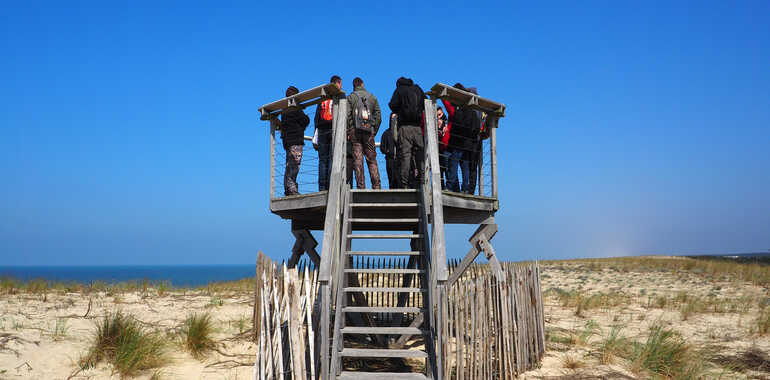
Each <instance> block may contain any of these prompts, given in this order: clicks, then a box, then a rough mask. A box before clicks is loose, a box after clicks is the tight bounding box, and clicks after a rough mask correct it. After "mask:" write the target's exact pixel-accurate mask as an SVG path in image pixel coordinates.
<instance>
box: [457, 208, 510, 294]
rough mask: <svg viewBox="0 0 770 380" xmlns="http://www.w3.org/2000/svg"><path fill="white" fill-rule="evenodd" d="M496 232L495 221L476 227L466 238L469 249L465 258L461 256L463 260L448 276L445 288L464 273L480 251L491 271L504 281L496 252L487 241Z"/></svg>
mask: <svg viewBox="0 0 770 380" xmlns="http://www.w3.org/2000/svg"><path fill="white" fill-rule="evenodd" d="M496 233H497V224H495V223H490V224H482V225H480V226H479V228H477V229H476V232H474V233H473V235H471V237H470V239H468V241H469V242H470V243H471V249H470V250H468V253H466V254H465V258H463V261H462V262H460V265H458V266H457V268H455V270H454V271H453V272H452V275H450V276H449V279H448V280H447V288H449V287H451V286H452V285H453V284H454V283H455V282H456V281H457V280H458V279H459V278H460V277H461V276H462V275H463V273H465V271H466V270H467V269H468V268H469V267H470V265H471V264H473V261H474V260H476V257H478V255H479V253H481V252H482V251H483V252H484V256H485V257H486V258H487V260H488V261H489V263H490V265H491V267H492V271H493V272H495V276H497V278H498V280H499V281H504V278H505V276H503V270H502V266H501V265H500V261H499V260H498V259H497V254H496V253H495V250H494V248H493V247H492V244H491V243H490V242H489V241H490V240H492V238H493V237H494V236H495V234H496Z"/></svg>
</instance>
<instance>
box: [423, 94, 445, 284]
mask: <svg viewBox="0 0 770 380" xmlns="http://www.w3.org/2000/svg"><path fill="white" fill-rule="evenodd" d="M425 140H426V141H425V142H426V147H425V152H426V153H428V154H427V156H428V157H426V158H425V159H426V161H428V163H429V165H430V168H431V171H430V173H431V178H430V181H431V198H432V199H431V216H432V218H433V231H432V233H431V262H432V263H433V267H434V272H435V275H436V281H446V280H447V277H448V276H449V271H448V270H447V263H446V245H445V241H444V207H443V200H442V197H443V195H442V192H441V167H440V165H439V160H438V135H437V134H436V103H435V101H433V100H425ZM425 173H426V175H427V172H425Z"/></svg>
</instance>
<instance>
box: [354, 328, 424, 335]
mask: <svg viewBox="0 0 770 380" xmlns="http://www.w3.org/2000/svg"><path fill="white" fill-rule="evenodd" d="M342 333H343V334H385V335H405V334H406V335H420V334H422V333H423V331H422V330H420V329H419V328H417V327H357V326H348V327H343V328H342Z"/></svg>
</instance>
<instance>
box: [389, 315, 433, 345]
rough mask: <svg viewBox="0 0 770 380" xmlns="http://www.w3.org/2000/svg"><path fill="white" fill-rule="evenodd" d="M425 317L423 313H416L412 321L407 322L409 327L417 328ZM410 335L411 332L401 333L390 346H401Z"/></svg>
mask: <svg viewBox="0 0 770 380" xmlns="http://www.w3.org/2000/svg"><path fill="white" fill-rule="evenodd" d="M424 319H425V314H418V315H417V316H416V317H415V318H414V320H413V321H412V323H410V324H409V327H413V328H418V327H420V326H422V322H423V320H424ZM411 337H412V334H404V335H401V337H400V338H398V340H397V341H396V343H393V346H392V348H402V347H404V345H405V344H406V341H407V340H409V338H411Z"/></svg>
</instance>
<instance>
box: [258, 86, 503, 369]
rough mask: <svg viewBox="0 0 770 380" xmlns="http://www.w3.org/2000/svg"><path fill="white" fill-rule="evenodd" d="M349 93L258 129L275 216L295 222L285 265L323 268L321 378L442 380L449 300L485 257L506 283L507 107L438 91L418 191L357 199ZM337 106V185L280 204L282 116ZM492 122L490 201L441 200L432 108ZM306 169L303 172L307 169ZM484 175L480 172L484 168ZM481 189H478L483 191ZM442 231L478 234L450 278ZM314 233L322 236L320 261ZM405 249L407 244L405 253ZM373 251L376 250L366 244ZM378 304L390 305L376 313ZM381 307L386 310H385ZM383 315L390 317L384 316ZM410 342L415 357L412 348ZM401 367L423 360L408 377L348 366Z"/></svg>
mask: <svg viewBox="0 0 770 380" xmlns="http://www.w3.org/2000/svg"><path fill="white" fill-rule="evenodd" d="M344 95H345V94H344V92H342V91H341V90H339V89H338V88H337V87H336V86H334V85H332V84H327V85H322V86H318V87H315V88H312V89H309V90H306V91H303V92H301V93H299V94H296V95H293V96H290V97H288V98H283V99H280V100H278V101H275V102H272V103H269V104H266V105H264V106H262V107H260V109H259V111H260V115H261V119H262V120H270V121H271V122H270V126H271V128H270V169H271V171H270V172H271V180H270V210H271V211H272V212H273V213H274V214H276V215H278V216H280V217H281V218H283V219H289V220H291V229H292V233H293V234H294V236H295V238H296V243H295V245H294V248H293V249H292V256H291V258H290V260H289V262H288V265H289V266H290V267H291V266H294V265H296V263H297V261H298V259H299V258H300V256H302V255H303V254H305V253H307V254H308V255H309V256H310V258H311V260H313V262H314V263H315V264H316V266H317V268H318V283H319V290H318V297H317V300H318V301H317V307H318V308H317V310H314V311H313V314H314V317H315V318H319V319H320V323H319V326H321V328H320V331H319V332H318V333H317V335H318V336H317V340H318V342H317V345H316V347H317V348H316V349H317V350H318V351H319V352H320V354H319V356H320V357H319V360H318V363H319V364H318V366H319V369H318V372H317V373H318V374H319V378H322V379H357V380H366V379H426V378H428V379H444V378H449V375H448V374H445V373H443V371H444V368H445V366H444V365H443V364H442V361H444V360H446V356H447V355H448V353H445V352H442V350H443V349H445V348H442V347H447V344H446V342H445V340H446V331H445V330H446V329H447V327H446V319H447V310H446V303H445V302H443V301H442V300H446V298H447V291H448V289H449V288H450V287H451V286H452V284H453V283H454V282H455V281H457V279H458V278H459V277H460V276H462V274H463V272H464V271H465V270H466V269H467V268H468V267H469V266H470V264H471V263H472V262H473V261H474V260H475V259H476V257H477V256H478V254H479V253H481V252H484V254H485V256H486V257H487V259H488V260H489V262H490V266H491V268H492V270H493V272H495V273H496V274H499V278H500V280H501V281H504V279H505V276H504V275H503V271H502V269H501V265H500V263H499V261H498V260H497V258H496V256H495V252H494V249H493V248H492V245H491V243H490V240H491V239H492V238H493V236H494V235H495V233H496V232H497V225H496V224H495V213H496V212H497V210H498V209H499V207H500V205H499V202H498V199H497V194H498V188H497V178H498V177H497V154H496V143H497V141H496V130H497V128H498V124H499V123H498V121H499V119H500V118H502V117H503V116H504V115H505V106H504V105H503V104H500V103H497V102H495V101H492V100H489V99H486V98H483V97H479V96H478V95H475V94H472V93H470V92H465V91H461V90H458V89H455V88H453V87H450V86H447V85H444V84H441V83H438V84H436V85H434V86H433V87H432V88H431V90H430V91H429V92H428V93H427V95H428V96H429V97H430V99H428V100H425V119H426V125H425V129H424V130H425V134H424V135H425V160H424V170H423V173H424V176H423V178H420V179H418V186H417V189H398V190H354V189H351V187H350V185H349V184H348V183H347V181H346V175H345V173H346V165H347V162H346V144H347V142H346V138H345V137H346V136H345V131H346V126H347V112H348V107H349V106H348V103H347V100H346V98H345V97H344ZM326 99H333V101H334V113H333V121H332V125H333V128H332V131H333V132H332V153H331V177H330V184H329V190H328V191H320V192H312V193H306V194H301V195H293V196H285V197H280V196H277V195H276V189H275V187H276V185H275V183H276V181H275V178H273V177H275V176H276V167H277V165H281V164H282V163H276V133H275V132H276V126H277V125H278V123H277V122H276V121H277V120H276V119H277V117H278V116H279V114H280V112H281V111H283V110H285V109H288V108H292V107H298V108H301V109H304V108H306V107H309V106H312V105H316V104H319V103H320V102H321V101H324V100H326ZM439 99H442V100H448V101H449V102H451V103H452V104H453V105H455V106H460V107H469V108H473V109H475V110H479V111H482V112H484V113H486V115H487V116H486V127H487V128H488V130H489V141H488V147H489V149H487V150H485V151H484V150H482V151H483V155H482V157H481V158H480V160H481V161H483V162H486V163H487V164H488V165H479V168H480V169H479V170H481V171H482V173H481V174H480V177H485V176H486V177H488V178H490V179H491V180H490V181H489V182H487V183H486V185H487V186H488V188H486V189H484V190H481V189H480V191H479V193H480V194H485V195H483V196H482V195H469V194H461V193H454V192H449V191H443V190H442V187H441V171H440V168H439V149H438V136H437V130H436V123H437V116H436V101H437V100H439ZM303 164H304V163H303ZM485 167H486V168H487V170H488V172H487V173H484V172H483V170H484V168H485ZM483 186H485V182H484V181H479V187H480V188H483ZM444 224H473V225H478V226H479V227H478V228H477V230H476V232H475V233H474V234H473V235H472V236H471V237H470V239H469V242H470V249H469V251H468V253H467V254H466V256H465V258H464V259H463V261H462V262H461V263H460V264H459V265H458V266H457V268H456V269H455V270H454V271H453V272H452V274H451V276H450V275H449V271H448V269H447V259H446V245H445V239H444ZM311 230H319V231H323V241H322V243H321V248H322V249H321V252H320V253H319V252H317V251H316V246H317V245H318V243H317V242H316V241H315V239H314V238H313V236H312V235H311V234H310V231H311ZM383 239H387V240H403V241H404V242H405V244H404V247H403V249H402V250H396V251H370V250H359V249H356V247H357V243H355V242H357V241H360V240H369V241H371V240H374V241H377V240H383ZM407 243H408V244H407ZM369 246H372V244H371V243H370V244H369ZM383 256H385V257H390V258H392V257H402V258H403V259H404V261H405V262H408V264H407V265H406V266H405V267H400V268H392V267H376V266H375V267H372V266H369V267H366V268H364V267H361V266H360V265H358V264H356V263H360V262H361V261H360V259H361V258H369V257H383ZM364 273H377V274H381V275H383V276H389V275H398V276H400V277H399V281H400V283H398V284H395V285H394V284H393V283H392V282H387V283H386V282H376V281H375V283H371V281H370V282H369V283H362V281H361V280H360V278H361V277H360V275H361V274H364ZM373 298H377V299H380V300H381V299H387V300H389V301H388V302H385V303H383V302H378V303H377V305H378V306H372V305H373V302H370V301H371V300H372V299H373ZM383 305H385V306H383ZM385 315H387V317H383V316H385ZM407 341H414V342H416V344H415V345H412V346H416V347H418V348H412V349H409V348H407V347H406V346H405V343H406V342H407ZM378 358H379V359H380V360H388V359H389V358H401V359H403V360H407V361H410V362H411V361H414V360H418V361H420V360H421V361H422V363H424V364H423V365H418V366H410V368H417V369H412V370H410V371H408V372H398V373H396V372H374V371H371V370H363V369H362V370H358V371H356V370H355V369H350V368H349V367H350V365H348V364H346V363H347V362H346V361H349V360H377V359H378Z"/></svg>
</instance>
